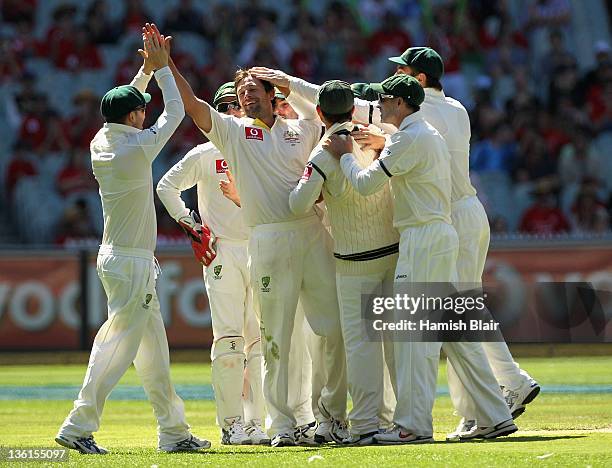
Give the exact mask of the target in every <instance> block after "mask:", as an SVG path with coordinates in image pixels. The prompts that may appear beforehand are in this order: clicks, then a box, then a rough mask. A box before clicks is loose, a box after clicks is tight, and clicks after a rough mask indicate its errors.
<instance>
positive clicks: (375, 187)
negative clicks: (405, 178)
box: [340, 154, 389, 196]
mask: <svg viewBox="0 0 612 468" xmlns="http://www.w3.org/2000/svg"><path fill="white" fill-rule="evenodd" d="M340 167H341V169H342V172H343V173H344V175H345V176H346V178H347V179H348V180H349V182H350V183H351V185H352V186H353V188H354V189H355V190H356V191H357V192H359V194H361V195H363V196H367V195H371V194H373V193H376V192H378V191H380V190H381V189H382V188H383V187H384V186H385V184H387V183H388V181H389V176H388V175H387V174H385V172H384V170H383V169H382V167H381V166H380V164H379V161H378V160H377V161H374V162H373V163H372V164H371V165H370V166H368V167H366V168H365V169H361V167H359V164H357V161H356V160H355V157H354V156H353V155H352V154H344V155H342V158H340Z"/></svg>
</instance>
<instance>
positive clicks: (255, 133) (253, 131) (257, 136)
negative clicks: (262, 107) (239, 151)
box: [244, 127, 263, 141]
mask: <svg viewBox="0 0 612 468" xmlns="http://www.w3.org/2000/svg"><path fill="white" fill-rule="evenodd" d="M244 136H245V137H246V139H247V140H259V141H263V130H262V129H261V128H257V127H244Z"/></svg>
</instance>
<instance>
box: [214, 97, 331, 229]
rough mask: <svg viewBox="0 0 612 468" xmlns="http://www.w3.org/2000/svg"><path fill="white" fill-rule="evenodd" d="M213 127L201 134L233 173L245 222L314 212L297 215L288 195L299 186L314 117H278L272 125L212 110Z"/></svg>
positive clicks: (315, 130)
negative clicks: (219, 153)
mask: <svg viewBox="0 0 612 468" xmlns="http://www.w3.org/2000/svg"><path fill="white" fill-rule="evenodd" d="M210 114H211V118H212V128H211V130H210V132H208V133H205V135H206V136H207V137H208V138H209V139H210V141H211V142H212V143H213V144H214V145H215V146H216V147H217V148H218V149H219V150H220V151H221V153H222V154H223V156H224V157H225V160H226V161H227V163H228V165H229V167H231V168H232V172H233V173H234V175H235V179H236V186H237V189H238V192H239V193H240V203H241V205H242V210H243V212H244V219H245V222H246V224H247V226H250V227H252V226H258V225H260V224H269V223H279V222H287V221H293V220H298V219H302V218H305V217H307V216H311V215H314V214H315V212H314V208H313V209H311V210H309V211H308V213H306V214H302V215H295V214H293V212H292V211H291V209H290V208H289V194H290V193H291V190H293V188H294V187H295V186H296V185H297V183H298V181H299V180H300V177H301V176H302V173H303V171H304V165H305V164H306V162H307V161H308V156H309V155H310V152H311V151H312V149H313V148H314V147H315V146H316V145H317V143H318V142H319V138H320V136H321V124H320V123H319V122H317V121H315V120H286V119H282V118H279V117H277V118H276V119H275V120H274V124H273V125H272V128H269V127H268V126H267V125H266V124H265V123H263V122H261V121H260V120H258V119H255V120H254V119H250V118H242V119H237V118H235V117H231V116H228V115H223V114H220V113H219V112H217V111H216V110H214V109H212V108H211V110H210Z"/></svg>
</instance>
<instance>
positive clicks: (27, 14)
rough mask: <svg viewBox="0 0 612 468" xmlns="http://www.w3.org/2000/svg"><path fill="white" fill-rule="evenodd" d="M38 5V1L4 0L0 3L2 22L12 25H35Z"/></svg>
mask: <svg viewBox="0 0 612 468" xmlns="http://www.w3.org/2000/svg"><path fill="white" fill-rule="evenodd" d="M37 4H38V1H37V0H3V1H2V2H0V8H1V9H0V11H1V12H2V21H3V22H5V23H11V24H16V23H19V22H21V21H26V22H27V23H29V24H33V23H34V19H35V17H36V6H37Z"/></svg>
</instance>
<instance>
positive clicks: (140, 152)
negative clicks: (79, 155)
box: [90, 67, 185, 251]
mask: <svg viewBox="0 0 612 468" xmlns="http://www.w3.org/2000/svg"><path fill="white" fill-rule="evenodd" d="M150 79H151V75H146V74H144V72H143V71H142V69H141V70H140V71H139V72H138V74H137V75H136V77H135V78H134V80H132V83H130V84H131V85H133V86H135V87H136V88H138V89H139V90H140V91H141V92H144V91H145V90H146V88H147V84H148V82H149V80H150ZM155 79H156V80H157V83H158V85H159V87H160V88H161V91H162V95H163V98H164V111H163V112H162V114H161V115H160V116H159V118H158V119H157V121H156V122H155V124H154V125H153V126H152V127H150V128H147V129H144V130H139V129H137V128H134V127H130V126H129V125H122V124H115V123H105V124H104V126H103V127H102V128H101V129H100V130H99V131H98V133H96V136H95V137H94V138H93V140H92V141H91V144H90V150H91V164H92V167H93V173H94V175H95V177H96V180H97V181H98V184H99V185H100V197H101V199H102V212H103V215H104V233H103V234H102V244H105V245H112V246H115V247H127V248H138V249H145V250H149V251H154V250H155V244H156V242H157V219H156V216H155V205H154V202H153V175H152V171H151V165H152V163H153V160H154V159H155V158H156V157H157V155H158V154H159V152H160V151H161V149H162V148H163V146H164V145H165V144H166V142H167V141H168V139H169V138H170V137H171V136H172V134H173V133H174V131H175V130H176V128H177V127H178V126H179V124H180V123H181V120H183V117H184V116H185V109H184V107H183V101H181V95H180V94H179V91H178V88H177V87H176V83H175V81H174V77H173V76H172V72H171V71H170V68H168V67H164V68H161V69H159V70H157V71H156V72H155Z"/></svg>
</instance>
